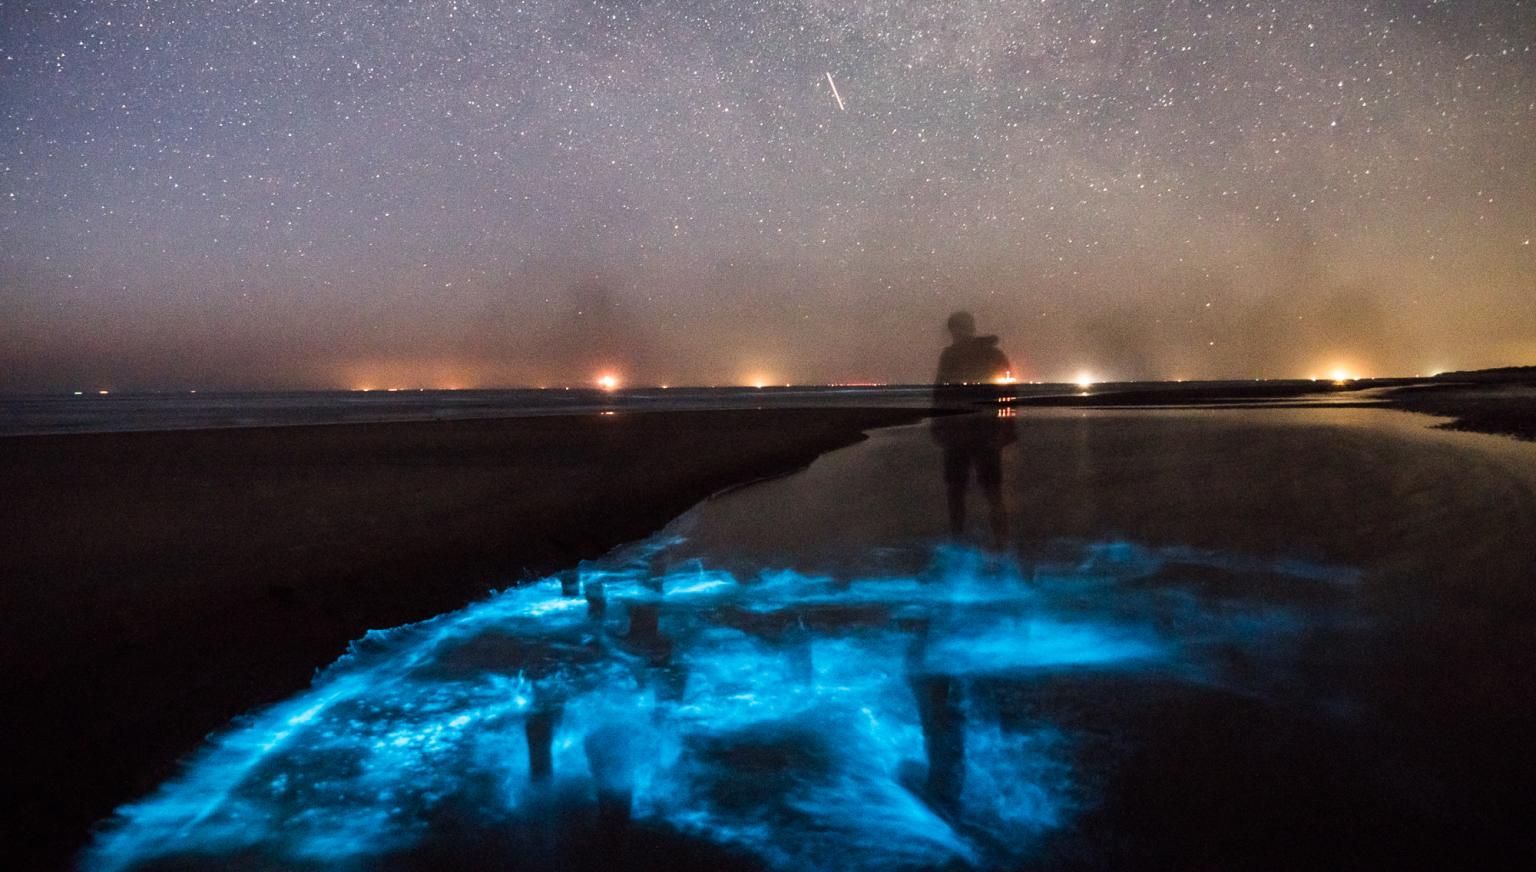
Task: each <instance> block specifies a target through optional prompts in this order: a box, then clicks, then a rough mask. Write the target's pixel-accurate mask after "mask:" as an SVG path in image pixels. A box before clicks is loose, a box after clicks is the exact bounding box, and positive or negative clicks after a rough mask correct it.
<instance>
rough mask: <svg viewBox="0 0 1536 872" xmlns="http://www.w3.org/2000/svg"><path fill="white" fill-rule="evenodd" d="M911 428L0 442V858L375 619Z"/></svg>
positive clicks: (461, 600) (106, 795)
mask: <svg viewBox="0 0 1536 872" xmlns="http://www.w3.org/2000/svg"><path fill="white" fill-rule="evenodd" d="M920 415H921V413H920V412H914V411H912V410H883V409H819V410H779V411H721V412H679V413H652V414H618V415H612V416H597V415H590V416H572V417H559V418H525V419H512V420H478V421H458V422H446V423H404V424H362V425H341V426H315V427H292V428H265V429H245V430H222V431H190V432H174V433H131V434H110V435H77V436H53V437H16V438H8V439H4V440H0V488H3V490H4V493H5V497H4V499H3V501H0V531H3V539H4V541H5V543H6V545H5V548H4V549H0V578H3V579H4V586H3V588H0V651H3V662H4V664H5V668H4V670H3V673H0V674H3V679H0V681H3V687H4V695H3V699H4V710H5V713H4V715H3V730H4V734H5V739H6V744H5V747H6V748H7V749H8V757H9V759H8V760H7V764H6V768H7V770H8V771H7V773H6V776H5V779H4V781H5V795H6V799H7V803H6V804H7V807H9V808H10V809H12V811H11V812H9V813H8V814H7V815H6V816H5V824H4V829H5V831H6V833H5V838H4V841H5V844H6V845H7V849H6V857H5V861H4V862H5V865H6V866H7V867H8V868H33V867H37V868H48V867H52V866H56V865H59V864H62V863H64V862H66V860H67V858H68V857H69V856H70V854H71V852H73V851H74V850H76V849H78V848H79V847H80V845H81V844H82V843H83V842H84V840H85V838H86V836H87V831H88V828H89V826H90V824H91V823H92V822H93V821H96V820H98V819H100V818H101V817H103V816H104V815H106V814H107V813H108V812H110V811H111V809H112V808H113V807H114V806H116V805H117V804H119V803H121V802H124V801H127V800H129V799H131V798H133V797H135V796H138V795H141V794H143V793H144V792H146V791H147V790H149V789H150V788H151V787H153V786H154V785H155V784H156V783H157V782H158V781H160V780H161V779H163V778H164V777H165V776H166V775H167V774H168V772H169V771H171V769H172V767H173V765H174V763H175V761H176V759H177V757H178V756H179V755H181V754H183V753H185V752H187V751H188V750H190V749H192V748H194V747H195V746H196V745H197V743H198V740H199V739H200V738H201V737H202V736H203V735H204V734H206V733H207V732H208V731H210V730H213V729H214V728H216V727H218V726H220V725H221V724H223V723H225V722H226V721H227V720H228V719H230V718H231V717H234V716H236V715H238V714H240V713H241V712H244V711H247V710H249V709H251V708H252V707H253V706H256V705H259V704H262V703H264V702H268V701H271V700H275V699H278V698H281V697H283V696H285V695H287V694H289V693H292V692H294V691H295V690H298V689H300V688H302V687H304V686H305V685H306V684H307V683H308V681H309V679H310V677H311V675H312V674H313V672H314V670H315V669H317V668H318V667H321V666H323V665H325V664H327V663H329V662H330V661H332V660H334V659H335V658H336V657H337V656H338V655H340V654H341V653H342V652H343V651H344V650H345V648H346V646H347V644H348V643H349V642H350V641H352V640H354V639H357V638H359V637H360V636H362V635H363V634H364V633H365V632H366V631H368V630H370V629H374V628H382V627H390V626H395V625H399V624H402V623H407V622H410V621H415V620H420V619H422V618H426V617H428V616H431V615H433V614H436V613H438V612H442V611H445V610H450V609H453V608H456V607H459V606H461V605H463V604H465V603H466V602H469V601H471V600H473V599H475V598H477V597H480V596H482V595H484V594H485V593H486V592H487V591H488V590H490V589H493V588H497V587H505V586H508V585H512V584H515V583H517V582H518V581H519V580H521V579H523V578H527V577H532V576H536V575H540V574H543V573H547V572H550V571H554V570H556V569H559V568H561V567H566V566H571V565H574V564H575V563H576V562H577V561H579V560H581V559H584V558H592V557H596V556H598V555H600V554H602V553H603V552H605V551H606V550H608V549H609V548H611V547H613V546H615V545H618V544H620V543H622V542H625V541H630V540H633V539H636V538H639V537H642V536H644V535H646V534H648V533H650V532H652V531H653V530H655V529H656V528H658V527H659V526H661V525H662V524H664V523H665V522H666V521H667V520H668V519H669V518H671V517H673V516H675V515H676V514H677V513H679V512H681V511H683V510H684V509H686V508H688V507H689V506H690V505H692V504H694V503H695V502H697V501H698V500H700V499H703V498H705V497H707V496H708V495H710V494H712V493H714V492H717V491H719V490H721V489H723V488H727V487H730V486H733V485H739V484H742V483H745V482H748V481H752V480H754V479H758V478H763V477H770V476H775V475H780V474H783V473H786V472H789V471H792V470H794V469H797V468H799V467H802V466H804V465H805V464H807V463H809V462H810V461H811V460H812V459H814V458H815V457H816V456H817V455H818V454H820V453H822V452H825V451H828V450H830V449H833V448H836V447H839V446H843V445H848V444H851V443H853V442H856V441H858V440H859V439H860V438H861V433H862V431H864V430H866V429H869V428H873V427H881V426H886V425H891V424H897V423H903V422H910V421H913V420H915V419H917V418H918V417H919V416H920Z"/></svg>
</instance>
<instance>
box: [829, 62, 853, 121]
mask: <svg viewBox="0 0 1536 872" xmlns="http://www.w3.org/2000/svg"><path fill="white" fill-rule="evenodd" d="M827 84H829V85H831V86H832V96H833V97H834V98H836V99H837V108H838V109H841V110H842V111H844V112H847V111H848V107H847V106H844V105H843V95H842V94H839V93H837V83H836V82H834V81H832V73H831V71H830V70H829V71H828V72H827Z"/></svg>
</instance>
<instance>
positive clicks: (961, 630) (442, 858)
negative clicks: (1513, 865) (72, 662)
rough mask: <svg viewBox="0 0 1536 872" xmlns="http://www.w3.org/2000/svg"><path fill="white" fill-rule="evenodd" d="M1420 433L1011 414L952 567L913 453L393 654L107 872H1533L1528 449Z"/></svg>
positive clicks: (811, 478)
mask: <svg viewBox="0 0 1536 872" xmlns="http://www.w3.org/2000/svg"><path fill="white" fill-rule="evenodd" d="M1424 421H1425V419H1420V418H1417V417H1415V416H1409V415H1404V414H1401V413H1395V412H1384V411H1375V410H1342V409H1332V410H1321V409H1320V410H1284V411H1262V412H1260V411H1253V412H1246V411H1245V412H1233V411H1222V412H1188V411H1181V412H1166V413H1148V412H1134V413H1128V412H1101V411H1091V412H1077V411H1067V410H1061V411H1044V412H1030V413H1024V414H1023V415H1021V416H1020V417H1019V418H1017V419H1015V423H1016V424H1017V425H1018V426H1017V441H1014V442H1012V443H1011V444H1009V445H1007V447H1006V448H1004V449H1002V453H1001V462H1002V487H1001V489H1000V493H1001V494H1002V497H1003V500H1002V505H1001V506H1000V509H1001V512H1000V513H994V511H993V507H992V506H990V505H989V504H988V502H987V500H985V499H984V498H983V496H984V495H983V493H982V492H981V490H980V488H979V487H978V486H977V485H975V484H974V483H973V484H971V485H970V486H968V487H967V489H966V490H967V493H966V494H965V496H966V497H967V512H966V517H965V519H964V520H965V523H964V524H963V527H962V528H961V529H960V530H958V531H956V530H955V529H954V527H953V525H954V522H955V521H956V520H957V519H956V518H954V517H953V516H952V515H951V514H950V512H949V511H948V509H947V507H946V486H945V481H944V477H943V474H942V470H943V468H944V467H943V462H942V452H941V450H940V448H939V447H938V445H936V444H935V442H934V440H933V439H932V438H930V431H929V428H928V427H927V426H926V425H925V426H919V427H908V428H900V429H894V430H887V431H881V432H877V433H875V434H873V436H872V438H871V439H870V440H869V441H867V442H865V443H863V444H861V445H859V446H856V447H854V448H850V449H847V450H844V451H839V452H835V453H833V454H831V455H827V456H825V457H823V458H822V459H821V460H819V461H817V462H816V463H815V464H814V465H813V466H812V467H811V468H809V469H808V470H805V471H803V472H801V473H798V474H796V475H792V476H788V477H786V478H783V479H780V480H777V481H773V482H768V483H764V484H761V485H757V486H753V487H750V488H745V489H742V490H739V491H736V492H733V493H731V494H728V495H725V496H722V497H720V498H717V499H715V500H711V501H709V502H706V503H705V504H703V505H701V506H699V507H697V508H695V509H694V510H693V511H691V512H689V513H688V514H687V515H685V516H683V517H682V518H680V519H679V520H678V521H677V522H675V523H674V524H673V525H671V526H670V527H669V529H668V530H666V531H664V532H663V533H661V534H659V535H658V536H656V537H654V538H652V539H651V540H648V541H647V542H643V543H639V544H637V545H636V546H634V547H632V548H629V549H626V550H625V551H624V552H622V553H620V554H616V555H614V556H613V557H612V558H610V559H609V560H606V561H603V562H602V563H598V564H592V565H585V566H583V567H581V568H579V569H578V570H574V571H572V572H571V573H568V574H566V575H565V576H563V577H557V578H551V579H546V580H544V581H542V582H539V583H537V584H533V585H530V586H527V587H522V588H518V589H515V590H510V591H507V592H504V593H502V594H500V595H498V596H495V597H493V598H491V599H489V600H487V601H485V602H482V603H479V604H476V605H474V606H471V607H469V608H466V609H464V610H461V611H459V612H455V613H452V614H449V615H444V616H441V617H439V618H437V619H434V620H432V621H428V622H424V623H422V624H417V625H413V626H409V627H404V628H399V629H396V630H390V631H384V632H380V633H375V634H372V635H370V636H369V638H367V639H365V640H363V641H361V642H359V643H358V644H357V645H356V646H355V647H354V650H353V652H352V654H350V655H349V656H348V657H347V658H344V659H343V660H342V661H340V662H338V663H336V664H334V665H333V666H331V667H330V668H329V669H327V670H326V671H325V672H324V673H322V674H321V675H320V676H319V678H318V679H317V681H316V683H315V685H314V687H313V688H312V689H311V690H310V691H308V692H306V693H304V694H301V695H299V696H298V697H295V698H293V699H291V700H289V701H286V702H284V703H282V704H279V705H277V706H274V707H272V708H270V709H267V710H265V711H262V712H258V713H255V714H253V715H252V716H250V717H249V718H247V719H244V720H243V721H242V722H240V723H238V724H235V725H232V726H231V728H230V729H229V730H228V731H226V732H224V733H222V734H220V735H219V736H217V737H215V738H214V739H213V740H211V741H210V743H209V744H208V746H207V747H206V748H204V749H203V750H201V751H199V752H198V753H197V754H196V755H195V756H194V757H193V758H192V759H191V761H190V763H189V765H188V766H187V768H186V770H185V772H184V773H183V774H182V775H181V776H180V777H178V778H177V779H175V780H173V781H171V782H169V783H167V784H166V785H164V786H163V787H162V788H161V789H160V790H159V791H158V792H156V793H155V794H154V795H152V796H150V797H148V798H146V799H145V800H143V801H142V802H140V803H137V804H134V805H130V806H127V807H125V808H123V809H121V810H120V811H119V813H118V815H117V816H116V817H115V818H114V819H113V820H112V821H109V822H106V823H105V824H104V825H103V827H102V829H101V831H100V833H99V835H98V838H97V839H96V841H95V843H94V845H93V846H92V848H91V850H90V851H89V853H88V854H87V855H86V856H85V857H84V863H85V865H86V866H88V867H91V868H102V869H117V868H135V867H141V868H142V867H156V868H185V867H212V866H218V867H226V866H230V865H234V866H239V867H241V868H294V867H316V868H319V867H326V868H330V867H334V866H337V865H348V866H361V867H385V868H417V867H420V868H426V867H438V866H443V865H517V866H520V867H525V868H572V867H582V866H591V867H597V868H652V867H655V868H662V867H665V868H678V867H685V868H686V867H694V868H718V867H721V866H761V867H765V868H773V869H818V868H865V869H892V868H934V867H958V868H967V867H979V868H1019V867H1031V866H1040V867H1052V868H1060V867H1073V866H1082V867H1095V868H1097V867H1113V868H1125V867H1128V866H1129V867H1143V868H1155V867H1168V866H1182V867H1190V866H1197V867H1233V866H1241V867H1245V868H1253V867H1273V868H1282V867H1294V866H1296V865H1298V864H1302V863H1314V864H1315V863H1323V864H1327V865H1331V866H1336V865H1343V864H1345V863H1349V864H1351V865H1366V866H1379V865H1388V864H1401V863H1407V862H1413V861H1416V860H1417V861H1422V860H1424V858H1426V857H1430V856H1440V852H1441V851H1443V850H1444V849H1445V846H1447V845H1451V844H1454V845H1457V846H1459V849H1460V850H1461V851H1462V852H1463V853H1462V854H1461V859H1463V860H1466V859H1468V858H1469V857H1470V856H1471V854H1470V853H1468V852H1470V851H1473V850H1476V851H1481V852H1484V853H1486V854H1488V855H1491V856H1500V857H1504V858H1513V857H1515V856H1517V855H1518V856H1526V855H1529V854H1530V852H1531V847H1530V844H1529V840H1528V838H1527V836H1526V833H1525V820H1524V818H1525V809H1526V808H1527V807H1528V800H1529V799H1530V798H1531V797H1530V796H1529V793H1530V788H1529V785H1530V784H1531V783H1532V775H1533V774H1536V772H1533V769H1536V767H1533V764H1532V763H1531V762H1530V761H1529V759H1528V757H1527V755H1526V754H1525V749H1526V747H1527V743H1528V739H1529V737H1530V736H1531V735H1532V734H1533V733H1532V732H1531V730H1530V728H1531V727H1532V726H1533V716H1532V714H1531V713H1530V711H1529V706H1528V704H1527V701H1528V700H1530V699H1532V698H1536V697H1533V695H1532V692H1533V691H1536V680H1533V677H1532V676H1533V667H1536V610H1533V608H1532V605H1533V603H1536V596H1533V593H1532V590H1531V586H1530V584H1531V581H1532V577H1531V576H1532V566H1533V565H1536V560H1533V558H1536V549H1533V543H1536V535H1533V534H1536V520H1533V519H1536V512H1533V511H1532V510H1533V508H1536V497H1533V482H1536V450H1533V448H1532V446H1528V445H1522V444H1518V443H1513V442H1507V441H1503V440H1498V439H1496V438H1493V437H1482V436H1476V435H1471V434H1458V433H1444V432H1440V431H1433V430H1428V429H1425V428H1424V426H1423V425H1424ZM1469 846H1470V847H1469Z"/></svg>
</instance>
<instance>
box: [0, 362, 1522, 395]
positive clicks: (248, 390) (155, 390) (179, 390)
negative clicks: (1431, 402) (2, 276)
mask: <svg viewBox="0 0 1536 872" xmlns="http://www.w3.org/2000/svg"><path fill="white" fill-rule="evenodd" d="M1522 370H1532V371H1536V364H1509V365H1505V366H1494V367H1484V368H1481V369H1475V370H1450V371H1445V372H1434V373H1411V374H1406V375H1353V374H1350V375H1346V376H1344V377H1338V375H1337V374H1328V375H1315V376H1293V377H1283V376H1282V377H1252V378H1188V379H1184V378H1150V379H1102V380H1093V381H1083V380H1076V379H1066V380H1061V381H1033V380H1031V381H1013V382H1006V383H997V384H996V385H995V386H996V387H998V388H1007V387H1024V386H1028V387H1063V388H1085V387H1102V386H1116V385H1138V384H1188V385H1201V384H1241V383H1251V382H1292V383H1298V384H1299V383H1303V382H1321V383H1327V384H1333V385H1339V384H1349V383H1355V382H1392V381H1414V380H1427V379H1439V378H1445V377H1448V376H1461V375H1479V374H1488V373H1501V372H1520V371H1522ZM933 384H934V383H933V382H926V381H917V382H790V383H783V384H742V383H736V384H671V383H668V384H638V383H637V384H622V385H618V386H617V387H611V388H608V387H603V386H601V385H599V384H597V383H596V382H595V381H589V382H586V383H573V384H555V385H532V384H506V385H476V386H466V387H430V386H414V385H402V386H397V387H368V388H358V387H340V386H337V387H238V388H237V387H228V388H226V387H207V388H186V387H128V388H99V387H85V388H64V389H57V388H55V389H35V390H0V396H83V397H91V396H145V395H157V394H174V395H178V396H179V395H185V394H306V393H315V394H321V393H345V394H392V393H472V392H476V391H480V392H495V391H587V392H590V393H594V394H605V393H608V394H613V393H624V392H627V391H651V390H678V391H689V390H737V391H751V390H762V391H782V390H796V389H806V388H816V389H858V388H867V389H876V388H892V389H901V388H910V389H917V388H928V387H932V386H933Z"/></svg>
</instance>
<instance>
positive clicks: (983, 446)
mask: <svg viewBox="0 0 1536 872" xmlns="http://www.w3.org/2000/svg"><path fill="white" fill-rule="evenodd" d="M946 326H947V328H948V329H949V335H950V339H951V341H950V344H949V346H948V347H946V348H945V349H944V350H943V351H942V352H940V353H939V370H938V373H937V374H936V375H935V376H934V379H933V383H934V386H933V404H934V407H935V408H936V409H949V410H953V409H956V408H966V409H974V407H975V406H976V405H977V404H978V403H985V402H989V401H995V400H997V399H998V398H999V397H1000V396H1001V395H1002V389H1001V387H1000V385H1002V384H1005V383H1006V382H1007V380H1009V379H1011V378H1012V365H1011V364H1010V363H1009V362H1008V357H1007V355H1005V354H1003V352H1002V349H1000V348H998V347H997V337H996V336H977V335H976V319H975V318H974V317H972V316H971V313H970V312H955V313H954V314H952V315H950V316H949V321H948V322H947V324H946ZM1009 411H1010V410H1007V409H1001V408H997V409H987V410H985V411H984V412H974V411H973V412H972V413H971V414H940V415H936V416H935V417H934V418H933V419H932V422H931V424H930V425H929V426H930V432H931V433H932V435H933V440H934V441H935V442H937V443H938V444H939V446H940V447H942V448H943V449H944V485H945V491H946V496H947V499H948V503H949V530H950V534H951V535H954V536H961V535H963V534H964V533H965V498H966V491H967V490H968V488H969V487H970V480H971V475H972V472H973V471H974V473H975V476H976V483H977V484H978V485H979V486H980V488H981V492H982V495H983V496H984V497H986V500H987V506H988V509H989V512H990V521H991V532H992V544H993V547H995V548H999V549H1001V548H1002V547H1003V545H1004V544H1005V543H1006V541H1007V538H1008V507H1007V505H1006V503H1004V501H1003V461H1002V450H1003V447H1004V446H1006V445H1008V444H1010V443H1012V442H1013V441H1015V440H1016V439H1017V438H1018V434H1017V433H1016V431H1015V429H1014V421H1013V418H1012V416H1011V415H1008V414H1007V413H1008V412H1009Z"/></svg>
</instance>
